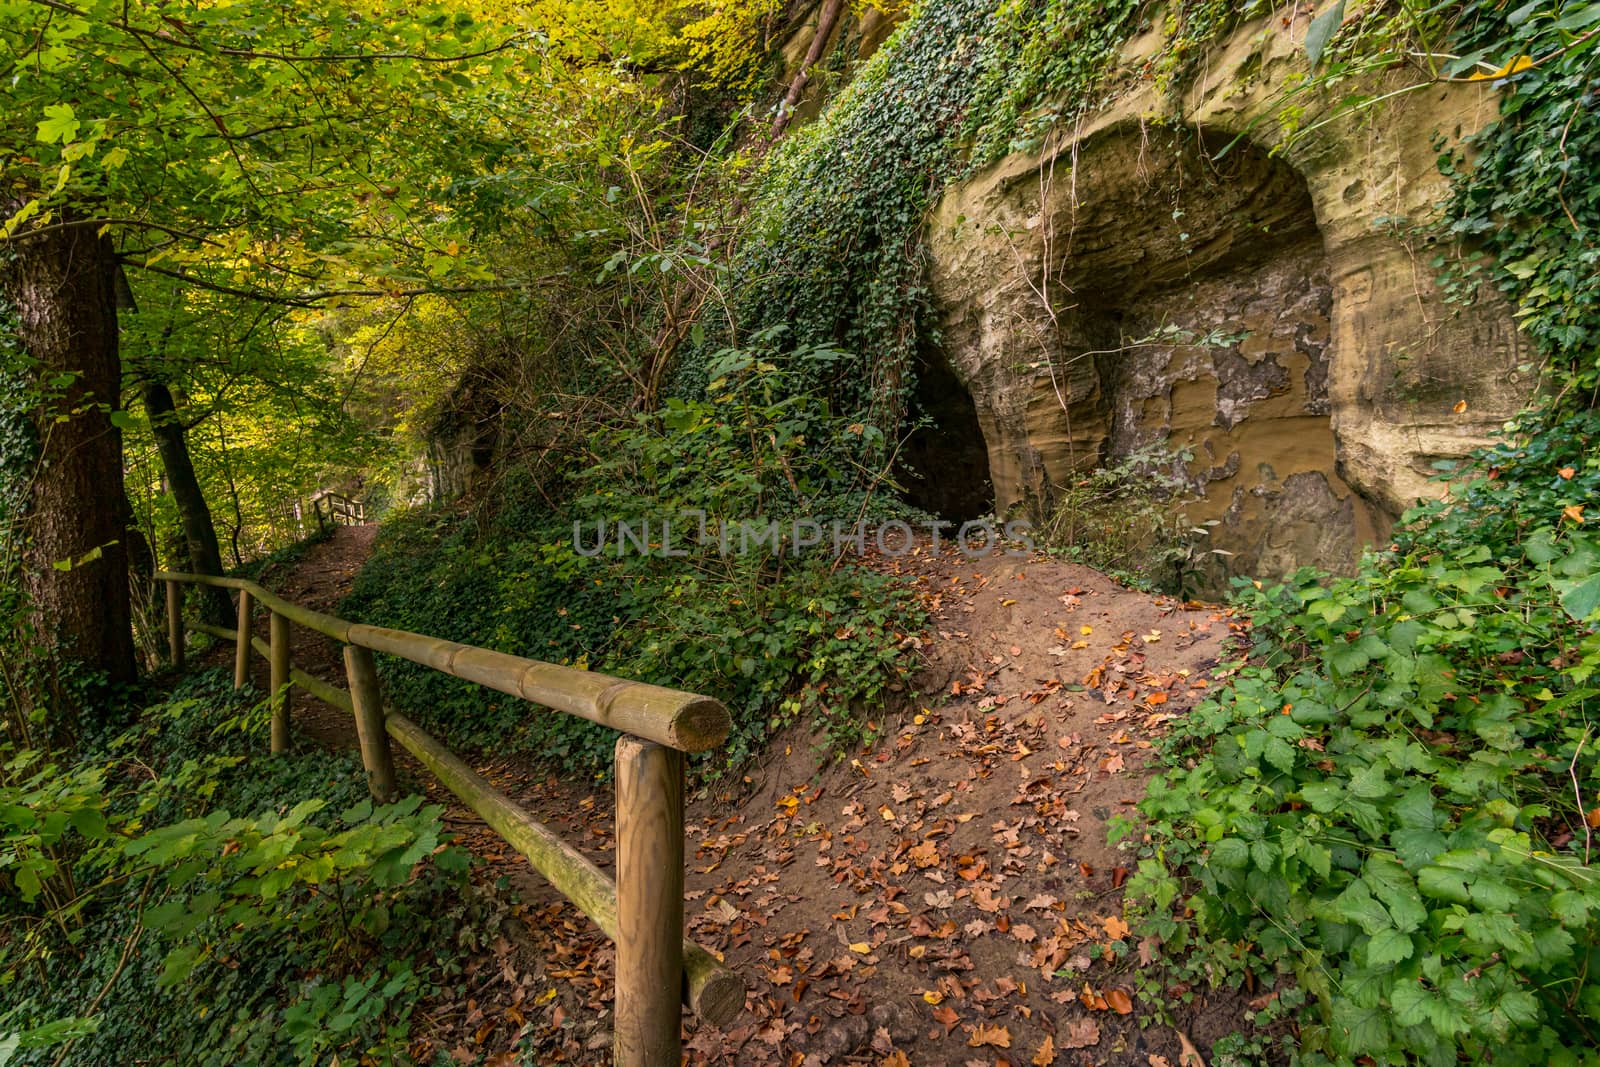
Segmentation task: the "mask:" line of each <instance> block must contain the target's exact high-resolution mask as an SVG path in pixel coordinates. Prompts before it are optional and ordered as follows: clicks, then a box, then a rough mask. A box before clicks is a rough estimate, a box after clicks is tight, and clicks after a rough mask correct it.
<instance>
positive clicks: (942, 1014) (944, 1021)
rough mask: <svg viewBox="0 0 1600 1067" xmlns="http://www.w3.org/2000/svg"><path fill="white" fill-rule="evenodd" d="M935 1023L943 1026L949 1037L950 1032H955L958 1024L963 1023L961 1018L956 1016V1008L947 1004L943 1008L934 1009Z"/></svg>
mask: <svg viewBox="0 0 1600 1067" xmlns="http://www.w3.org/2000/svg"><path fill="white" fill-rule="evenodd" d="M933 1021H934V1022H936V1023H938V1024H939V1025H940V1026H943V1027H944V1033H945V1036H946V1037H949V1036H950V1031H952V1030H954V1029H955V1028H956V1024H957V1023H958V1022H960V1021H961V1016H959V1015H957V1014H956V1010H955V1009H954V1008H952V1007H951V1006H950V1005H948V1004H946V1005H945V1006H944V1007H942V1008H935V1009H933Z"/></svg>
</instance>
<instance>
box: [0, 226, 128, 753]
mask: <svg viewBox="0 0 1600 1067" xmlns="http://www.w3.org/2000/svg"><path fill="white" fill-rule="evenodd" d="M12 207H13V205H4V204H0V208H3V209H4V210H6V211H9V210H11V209H12ZM74 223H82V224H81V225H74ZM57 226H58V228H56V229H53V230H50V231H49V232H47V233H44V234H40V235H38V236H33V237H28V238H26V239H23V240H20V241H18V242H16V243H15V244H13V245H12V249H13V250H14V254H13V258H12V259H11V261H10V262H9V263H6V264H4V266H0V288H3V289H4V292H5V295H6V297H7V298H8V300H9V301H10V303H11V304H12V305H13V308H14V310H15V314H16V317H17V323H18V326H17V333H18V339H19V340H20V341H21V343H22V349H23V351H24V352H25V353H27V355H28V356H29V357H31V358H32V359H33V360H34V361H36V365H35V366H34V368H33V369H34V371H35V372H36V373H35V381H36V383H37V385H38V387H39V389H40V391H41V394H42V399H41V400H40V401H39V403H38V406H37V407H36V409H35V425H36V426H37V428H38V436H39V457H38V461H37V464H36V466H35V468H34V469H33V470H32V471H23V472H7V473H9V474H12V475H14V476H15V475H20V476H22V477H24V478H30V479H31V484H30V485H29V486H28V491H27V495H26V498H25V499H26V503H25V507H24V512H23V519H22V523H23V525H22V533H23V537H24V542H25V543H24V547H23V553H22V559H23V565H24V571H25V574H24V579H23V581H24V585H25V588H26V590H27V593H28V595H29V598H30V602H31V605H32V610H33V614H34V619H35V625H36V626H37V628H38V633H39V637H40V638H41V640H42V641H44V642H46V643H53V645H54V646H55V649H56V651H57V652H58V654H59V655H60V657H61V659H62V660H63V661H76V662H79V663H82V664H85V665H87V666H88V667H90V668H92V669H96V670H99V671H101V672H103V673H104V674H105V676H106V677H107V679H108V680H109V681H111V682H113V683H119V682H131V681H133V679H134V673H135V669H134V648H133V630H132V625H131V612H130V607H129V597H128V545H127V538H128V525H129V521H130V519H131V517H132V512H131V509H130V508H129V506H128V498H127V494H126V493H125V492H124V490H123V483H122V431H121V430H119V429H118V428H117V427H116V425H115V424H114V423H113V422H112V421H111V414H112V412H114V411H116V410H118V408H119V406H120V393H121V387H122V366H121V361H120V359H119V357H118V352H117V306H116V291H115V281H114V279H115V274H116V258H115V254H114V252H113V250H112V246H111V242H110V241H109V240H108V239H107V238H105V237H102V236H100V235H99V234H98V233H97V232H96V227H94V226H93V225H92V224H89V223H87V221H86V220H83V219H78V218H74V217H73V216H72V215H71V214H66V213H64V214H61V215H58V216H57ZM59 707H60V712H61V714H62V715H63V716H66V717H70V718H71V719H76V718H79V717H81V715H82V713H83V712H84V711H85V710H87V709H85V708H80V707H75V706H73V705H71V704H70V703H66V704H62V705H59ZM75 725H76V723H75V722H71V721H69V722H56V723H52V724H51V726H52V731H53V732H58V733H59V732H60V731H61V730H62V729H63V728H65V729H66V730H68V731H71V730H72V727H74V726H75Z"/></svg>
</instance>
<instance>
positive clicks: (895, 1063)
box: [878, 1049, 911, 1067]
mask: <svg viewBox="0 0 1600 1067" xmlns="http://www.w3.org/2000/svg"><path fill="white" fill-rule="evenodd" d="M878 1067H911V1061H910V1060H908V1059H906V1054H905V1053H904V1052H901V1051H900V1050H899V1049H895V1050H894V1051H893V1052H891V1053H889V1054H888V1055H887V1056H885V1057H884V1058H883V1059H881V1060H879V1061H878Z"/></svg>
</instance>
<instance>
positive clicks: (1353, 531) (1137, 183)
mask: <svg viewBox="0 0 1600 1067" xmlns="http://www.w3.org/2000/svg"><path fill="white" fill-rule="evenodd" d="M1307 17H1308V16H1305V15H1301V16H1299V17H1298V18H1295V17H1290V18H1289V25H1287V26H1285V25H1284V22H1283V19H1281V18H1279V17H1277V16H1273V17H1270V18H1268V19H1265V20H1257V21H1253V22H1246V23H1243V24H1241V25H1239V26H1238V27H1237V28H1235V29H1234V30H1233V31H1232V32H1231V34H1229V35H1226V36H1223V37H1221V38H1219V39H1218V40H1217V41H1215V42H1214V43H1213V44H1212V46H1211V48H1210V50H1209V53H1208V54H1209V55H1210V57H1211V60H1210V65H1209V66H1208V67H1207V69H1206V73H1205V74H1204V76H1202V77H1199V78H1198V79H1197V80H1196V81H1195V82H1194V83H1193V84H1192V85H1189V86H1187V87H1186V88H1184V89H1183V91H1182V92H1181V93H1179V92H1177V91H1174V90H1172V89H1171V88H1170V87H1169V86H1166V85H1163V83H1162V80H1161V76H1160V73H1159V67H1158V66H1152V65H1150V64H1149V61H1148V59H1147V56H1148V55H1149V54H1152V53H1153V54H1156V55H1160V54H1162V49H1163V45H1162V43H1161V36H1162V33H1163V29H1162V27H1160V26H1152V27H1148V28H1147V31H1146V33H1145V34H1144V35H1143V36H1141V37H1140V38H1139V39H1138V41H1142V42H1143V43H1142V44H1139V45H1138V47H1130V49H1129V50H1128V52H1126V53H1124V56H1125V57H1132V58H1131V62H1132V63H1133V64H1134V66H1133V67H1131V68H1130V67H1126V66H1124V67H1123V68H1119V69H1121V70H1122V73H1121V74H1119V75H1115V76H1110V77H1109V78H1108V82H1109V83H1111V84H1114V85H1117V86H1120V87H1121V88H1120V90H1119V93H1120V95H1117V96H1116V98H1115V99H1114V100H1113V101H1111V102H1110V103H1105V104H1102V105H1100V106H1097V107H1094V108H1091V109H1089V110H1088V111H1086V112H1084V113H1083V115H1082V117H1081V118H1080V119H1079V120H1077V121H1076V122H1075V123H1074V124H1073V125H1072V126H1066V125H1065V124H1060V125H1058V126H1057V127H1056V129H1057V133H1056V135H1055V136H1053V137H1050V138H1047V139H1046V141H1045V143H1044V144H1043V145H1042V146H1041V147H1039V148H1036V149H1034V150H1031V151H1027V152H1019V153H1015V154H1013V155H1010V156H1008V157H1006V158H1005V159H1003V160H1001V161H1000V162H998V163H996V164H994V165H992V166H990V167H988V168H987V169H984V170H982V171H980V172H978V173H976V174H975V175H973V176H972V177H971V178H970V179H968V180H966V181H964V182H961V183H959V184H957V185H955V186H953V187H952V188H950V189H949V190H948V191H947V192H946V193H945V195H944V197H943V199H942V200H941V202H940V203H939V205H938V207H937V209H936V210H935V212H934V215H933V218H932V221H931V223H930V225H929V229H928V233H929V245H930V248H929V251H930V263H931V270H930V274H931V285H932V289H933V293H934V299H935V303H936V304H937V306H938V308H939V311H940V326H941V329H942V334H943V347H944V350H945V351H946V352H947V353H948V355H949V357H950V360H951V362H952V364H953V365H954V366H955V368H956V370H957V373H958V375H959V376H960V377H961V378H962V379H963V380H964V382H965V384H966V386H967V388H968V389H970V390H971V392H972V395H973V398H974V400H975V402H976V406H977V409H978V415H979V419H980V422H981V423H982V425H983V430H984V434H985V437H986V439H987V442H988V447H989V459H990V468H991V475H992V477H993V482H994V488H995V495H996V502H997V504H998V506H999V507H1001V508H1005V507H1007V506H1010V505H1013V504H1027V505H1030V506H1032V507H1035V508H1036V509H1037V510H1039V511H1041V512H1045V513H1048V512H1049V511H1050V510H1051V508H1052V507H1053V506H1054V500H1053V492H1052V490H1053V487H1055V486H1059V485H1062V484H1065V483H1066V481H1067V480H1069V479H1070V478H1072V477H1074V472H1081V471H1083V470H1085V469H1089V468H1093V467H1095V466H1097V465H1100V464H1103V463H1106V462H1108V461H1116V460H1119V459H1121V458H1123V457H1125V456H1127V455H1129V454H1131V453H1132V452H1134V451H1135V450H1137V449H1139V448H1141V447H1144V446H1147V445H1149V444H1150V443H1151V442H1152V441H1155V440H1159V439H1162V438H1165V439H1166V441H1167V443H1168V444H1169V445H1170V446H1171V447H1173V448H1174V449H1183V450H1187V451H1188V452H1189V455H1190V458H1189V460H1188V462H1187V464H1186V465H1185V469H1184V470H1183V471H1182V472H1181V473H1182V474H1183V476H1184V477H1186V478H1187V480H1189V481H1190V483H1191V484H1192V485H1193V486H1194V487H1195V489H1196V490H1197V491H1199V492H1201V493H1202V494H1203V496H1204V499H1203V500H1202V501H1201V502H1199V503H1197V504H1196V505H1195V506H1193V507H1191V508H1190V509H1189V514H1190V516H1191V518H1194V519H1196V520H1215V521H1216V523H1217V525H1215V526H1213V527H1212V529H1211V534H1210V544H1211V546H1212V547H1214V548H1216V549H1220V550H1223V551H1225V552H1227V553H1230V554H1229V555H1220V554H1218V555H1214V556H1212V557H1211V562H1210V563H1209V571H1210V573H1208V574H1207V575H1205V578H1206V582H1205V584H1206V585H1207V586H1209V587H1210V588H1212V589H1213V590H1218V589H1222V588H1225V587H1226V583H1227V579H1228V578H1229V577H1230V576H1232V575H1238V574H1246V575H1251V576H1256V577H1276V576H1281V575H1284V574H1287V573H1289V572H1291V571H1292V570H1294V569H1295V568H1296V567H1298V566H1301V565H1305V564H1315V565H1317V566H1321V567H1326V568H1329V569H1332V570H1334V571H1338V572H1343V573H1349V572H1350V571H1352V570H1353V569H1354V567H1355V566H1356V563H1357V561H1358V559H1359V557H1360V553H1361V550H1362V547H1363V546H1364V545H1367V544H1371V543H1373V542H1374V541H1375V540H1378V539H1380V538H1382V537H1384V536H1385V535H1386V533H1387V531H1388V528H1389V527H1390V525H1391V524H1392V523H1393V521H1394V519H1395V518H1396V517H1397V516H1398V515H1399V514H1400V512H1401V511H1403V510H1404V508H1405V507H1406V506H1408V505H1409V504H1410V503H1411V502H1412V501H1414V500H1416V499H1417V498H1418V497H1431V496H1435V495H1437V489H1436V488H1434V487H1430V486H1429V485H1428V484H1427V479H1428V478H1429V477H1430V476H1431V475H1432V474H1433V473H1434V464H1435V463H1437V462H1438V461H1440V460H1441V459H1457V458H1460V457H1462V456H1464V455H1466V454H1467V453H1468V452H1470V451H1471V450H1472V449H1473V448H1475V447H1478V446H1480V445H1482V444H1483V443H1485V442H1486V441H1487V440H1488V438H1489V436H1490V434H1492V433H1493V432H1494V431H1495V430H1496V429H1497V428H1498V427H1499V425H1500V424H1501V423H1502V422H1504V421H1505V420H1506V419H1507V418H1509V417H1511V416H1512V415H1513V414H1515V412H1516V411H1517V410H1518V409H1519V408H1520V406H1521V405H1522V403H1523V402H1524V401H1525V399H1526V397H1527V395H1528V390H1529V387H1530V386H1531V384H1532V383H1531V381H1529V380H1527V379H1526V377H1525V376H1523V375H1521V374H1520V373H1519V371H1518V367H1519V365H1520V364H1522V363H1524V362H1526V361H1527V359H1528V358H1529V353H1528V349H1527V345H1526V342H1525V341H1522V340H1520V339H1519V337H1518V335H1517V333H1516V331H1515V326H1514V322H1513V319H1512V314H1511V308H1510V306H1509V305H1508V304H1506V303H1504V302H1503V301H1501V300H1499V299H1494V298H1486V299H1482V300H1479V301H1476V302H1474V303H1472V304H1471V305H1469V306H1459V305H1455V306H1452V305H1450V304H1449V303H1448V302H1447V301H1446V299H1445V296H1444V295H1443V294H1442V292H1441V291H1440V290H1439V288H1438V287H1437V286H1436V285H1435V282H1434V276H1435V274H1436V271H1435V270H1434V269H1433V268H1431V267H1430V266H1428V265H1427V263H1426V262H1425V259H1424V257H1428V258H1431V256H1432V254H1433V252H1432V250H1429V249H1427V248H1426V247H1425V242H1424V240H1423V239H1422V238H1420V237H1417V236H1416V234H1415V228H1416V227H1417V226H1418V225H1421V224H1426V223H1429V222H1431V221H1434V220H1435V219H1436V215H1437V206H1436V205H1437V204H1438V203H1439V202H1440V201H1441V200H1443V199H1444V198H1445V196H1446V195H1447V192H1448V189H1447V184H1446V179H1445V177H1444V176H1443V175H1441V174H1440V172H1439V168H1438V162H1437V145H1436V144H1435V141H1434V138H1435V137H1436V136H1439V137H1449V138H1457V137H1459V136H1460V135H1461V134H1462V133H1463V132H1468V131H1470V130H1472V129H1475V128H1477V127H1478V126H1481V125H1482V123H1483V122H1484V121H1485V120H1486V119H1487V118H1489V117H1490V116H1492V114H1493V106H1494V95H1493V92H1492V91H1491V90H1490V89H1489V88H1487V85H1488V82H1483V83H1480V84H1478V85H1473V86H1450V87H1446V88H1442V89H1440V90H1439V91H1436V92H1433V93H1430V94H1425V95H1424V94H1414V95H1409V96H1406V97H1404V98H1401V99H1397V100H1395V101H1394V102H1393V103H1392V104H1391V105H1390V106H1387V107H1385V108H1383V109H1382V110H1380V111H1377V112H1375V113H1369V114H1366V115H1363V116H1346V117H1342V118H1338V119H1336V120H1335V121H1332V122H1330V123H1329V124H1328V125H1326V126H1325V127H1323V128H1321V129H1319V130H1316V131H1314V132H1312V133H1310V134H1307V135H1306V136H1304V137H1303V138H1301V139H1299V140H1294V141H1291V142H1290V143H1289V146H1288V148H1287V150H1286V151H1282V152H1269V150H1270V149H1272V148H1273V147H1274V146H1275V145H1276V144H1277V143H1278V141H1279V139H1280V138H1281V137H1282V135H1283V129H1282V127H1281V125H1280V123H1279V122H1278V121H1277V119H1278V118H1279V117H1280V116H1281V114H1282V111H1281V109H1282V106H1283V105H1282V100H1283V98H1284V94H1285V93H1286V92H1288V91H1290V90H1291V89H1292V87H1293V85H1294V84H1295V82H1296V81H1297V80H1298V79H1300V78H1303V76H1304V74H1305V71H1306V66H1307V65H1306V57H1305V55H1304V53H1303V51H1302V50H1301V43H1302V41H1303V39H1304V37H1305V33H1306V20H1307ZM1165 32H1169V33H1170V32H1172V31H1171V30H1170V29H1168V30H1167V31H1165ZM1136 43H1137V42H1136ZM1121 62H1122V63H1124V64H1127V63H1129V62H1130V60H1129V59H1128V58H1124V59H1123V60H1122V61H1121ZM1141 65H1142V66H1141ZM1141 70H1142V71H1143V73H1141ZM1336 95H1337V94H1330V96H1329V98H1328V99H1327V100H1325V101H1323V100H1319V101H1316V102H1312V103H1308V104H1307V113H1306V114H1305V115H1304V116H1303V117H1302V118H1301V122H1302V123H1303V124H1304V125H1305V126H1311V125H1313V124H1314V123H1316V122H1318V121H1321V119H1323V118H1326V117H1328V116H1329V115H1331V114H1332V109H1333V108H1334V107H1335V106H1336V105H1337V104H1338V100H1337V99H1335V96H1336ZM1318 107H1320V108H1321V109H1322V111H1321V112H1319V111H1317V108H1318ZM1174 113H1181V116H1182V121H1164V120H1152V119H1151V116H1153V115H1172V114H1174Z"/></svg>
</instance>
